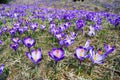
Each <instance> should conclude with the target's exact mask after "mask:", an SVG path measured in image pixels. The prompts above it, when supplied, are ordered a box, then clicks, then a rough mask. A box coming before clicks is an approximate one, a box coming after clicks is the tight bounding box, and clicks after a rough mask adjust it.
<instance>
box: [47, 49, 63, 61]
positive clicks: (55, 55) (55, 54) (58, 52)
mask: <svg viewBox="0 0 120 80" xmlns="http://www.w3.org/2000/svg"><path fill="white" fill-rule="evenodd" d="M48 54H49V56H50V57H51V58H52V59H53V60H55V61H60V60H62V59H63V58H64V54H65V53H64V50H63V49H62V48H53V49H52V50H51V51H49V52H48Z"/></svg>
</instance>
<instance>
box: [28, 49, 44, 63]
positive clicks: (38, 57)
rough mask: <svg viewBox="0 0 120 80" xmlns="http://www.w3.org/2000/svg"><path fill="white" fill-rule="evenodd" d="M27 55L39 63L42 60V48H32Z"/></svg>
mask: <svg viewBox="0 0 120 80" xmlns="http://www.w3.org/2000/svg"><path fill="white" fill-rule="evenodd" d="M26 56H27V57H28V58H29V59H30V60H31V61H32V62H33V63H34V64H38V63H39V62H40V61H41V60H42V50H41V49H40V48H39V49H37V50H32V51H31V54H30V52H26Z"/></svg>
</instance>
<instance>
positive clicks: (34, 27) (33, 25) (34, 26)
mask: <svg viewBox="0 0 120 80" xmlns="http://www.w3.org/2000/svg"><path fill="white" fill-rule="evenodd" d="M30 28H31V29H32V30H33V31H35V30H36V29H37V28H38V24H37V23H34V24H31V26H30Z"/></svg>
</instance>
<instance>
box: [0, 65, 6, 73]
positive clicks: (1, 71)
mask: <svg viewBox="0 0 120 80" xmlns="http://www.w3.org/2000/svg"><path fill="white" fill-rule="evenodd" d="M4 67H5V65H4V64H2V65H1V66H0V75H1V74H2V73H3V70H4Z"/></svg>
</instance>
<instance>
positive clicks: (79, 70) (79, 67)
mask: <svg viewBox="0 0 120 80" xmlns="http://www.w3.org/2000/svg"><path fill="white" fill-rule="evenodd" d="M81 62H82V61H80V63H79V64H78V75H79V74H80V73H81V70H82V68H81Z"/></svg>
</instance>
